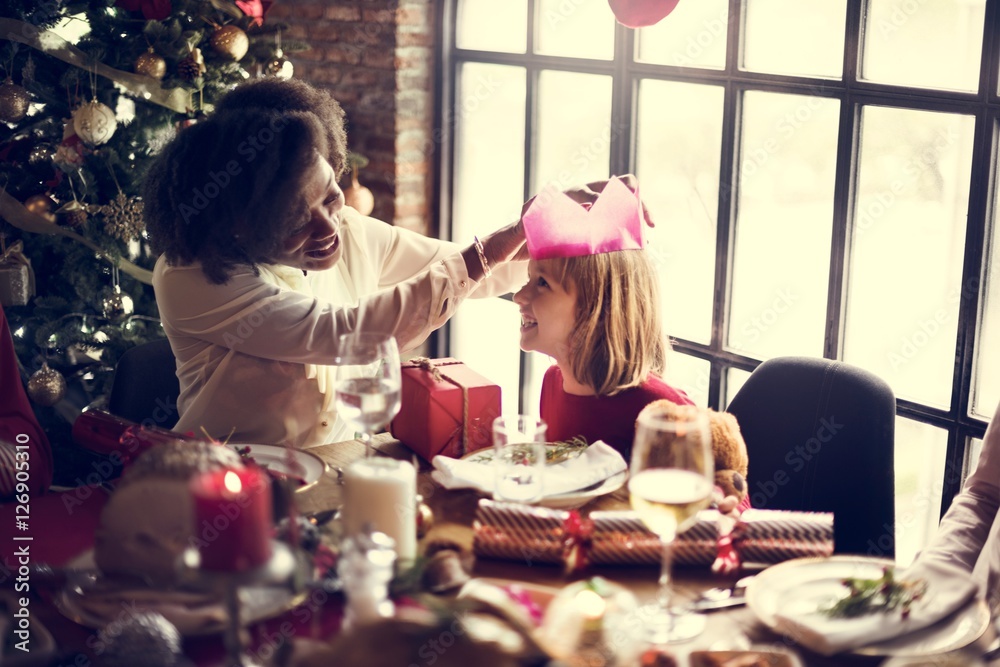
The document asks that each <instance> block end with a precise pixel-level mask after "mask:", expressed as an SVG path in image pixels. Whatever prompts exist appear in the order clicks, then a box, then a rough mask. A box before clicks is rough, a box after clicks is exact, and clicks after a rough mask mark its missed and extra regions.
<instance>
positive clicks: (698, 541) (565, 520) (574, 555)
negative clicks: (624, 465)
mask: <svg viewBox="0 0 1000 667" xmlns="http://www.w3.org/2000/svg"><path fill="white" fill-rule="evenodd" d="M719 519H720V516H719V513H718V512H717V511H716V510H702V511H701V512H699V513H698V516H697V517H696V519H695V521H694V523H693V524H691V525H690V526H689V527H688V528H686V529H685V530H684V531H683V532H681V533H680V534H678V536H677V539H676V540H675V541H674V545H673V561H674V562H675V563H678V564H684V565H703V566H710V565H713V564H714V563H715V562H716V560H717V559H718V558H719V557H720V549H721V548H724V547H727V545H731V547H730V548H731V549H732V552H733V553H734V554H735V557H736V559H737V564H738V563H740V562H742V563H748V562H754V563H778V562H781V561H784V560H789V559H792V558H800V557H805V556H829V555H831V554H832V553H833V514H831V513H828V512H785V511H781V510H747V511H745V512H744V513H743V515H742V516H741V517H740V521H739V522H738V523H737V524H736V527H735V528H734V529H733V531H732V533H731V534H729V533H727V532H725V531H720V521H719ZM473 527H474V531H475V539H474V544H473V548H474V550H475V553H476V555H477V556H484V557H491V558H500V559H505V560H521V561H525V562H527V563H529V564H531V563H554V564H561V565H563V566H564V567H565V568H566V569H568V570H571V571H575V570H579V569H582V568H583V567H585V566H586V565H587V564H590V563H592V564H595V565H656V564H659V563H660V560H661V557H662V548H661V546H660V539H659V538H658V537H657V536H656V535H654V534H653V533H651V532H649V530H648V529H647V528H646V526H645V524H643V523H642V520H641V519H640V518H639V516H638V515H637V514H636V513H635V512H622V511H618V512H592V513H591V514H590V515H589V516H588V517H583V516H582V515H581V514H580V513H579V512H577V511H576V510H571V511H565V510H553V509H546V508H542V507H529V506H526V505H518V504H512V503H497V502H493V501H491V500H487V499H483V500H480V501H479V508H478V510H477V512H476V521H475V524H474V526H473Z"/></svg>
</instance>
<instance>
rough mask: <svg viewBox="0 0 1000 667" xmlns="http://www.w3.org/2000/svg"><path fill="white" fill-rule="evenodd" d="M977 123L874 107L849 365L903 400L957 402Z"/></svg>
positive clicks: (860, 183)
mask: <svg viewBox="0 0 1000 667" xmlns="http://www.w3.org/2000/svg"><path fill="white" fill-rule="evenodd" d="M974 126H975V122H974V118H972V117H971V116H960V115H957V114H943V113H932V112H929V111H913V110H907V109H893V108H888V107H866V108H865V109H864V111H863V115H862V127H861V149H860V158H859V161H858V164H859V167H858V169H859V173H858V178H857V196H856V197H857V198H856V201H855V213H854V225H853V227H854V231H853V240H852V252H851V262H850V271H849V273H848V288H847V325H846V334H845V341H844V359H845V360H846V361H849V362H851V363H854V364H857V365H859V366H862V367H864V368H867V369H868V370H870V371H872V372H873V373H875V374H876V375H879V376H881V377H882V378H883V379H885V380H886V381H887V382H888V383H889V384H890V385H892V388H893V390H894V391H895V392H896V396H897V397H900V398H908V399H912V400H915V401H920V402H923V403H927V404H931V405H935V406H938V407H941V408H947V407H948V405H949V403H950V401H951V390H952V374H953V371H954V365H955V342H956V333H957V330H958V304H959V295H960V294H961V286H960V281H961V273H962V255H963V252H964V247H963V246H964V243H965V225H966V215H967V210H968V198H969V173H970V168H971V160H972V139H973V130H974Z"/></svg>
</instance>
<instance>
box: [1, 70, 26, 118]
mask: <svg viewBox="0 0 1000 667" xmlns="http://www.w3.org/2000/svg"><path fill="white" fill-rule="evenodd" d="M30 105H31V93H29V92H28V91H27V90H25V89H24V88H22V87H21V86H19V85H17V84H16V83H14V81H13V80H11V78H10V77H9V76H8V77H7V80H6V81H4V82H3V83H0V121H3V122H5V123H19V122H21V121H22V120H24V117H25V116H27V115H28V107H29V106H30Z"/></svg>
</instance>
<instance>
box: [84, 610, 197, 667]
mask: <svg viewBox="0 0 1000 667" xmlns="http://www.w3.org/2000/svg"><path fill="white" fill-rule="evenodd" d="M100 638H101V641H102V643H103V645H104V655H103V656H101V658H102V659H101V664H102V665H107V667H133V665H146V666H147V667H173V666H174V665H180V664H183V663H182V661H181V656H182V653H181V633H180V632H179V631H178V630H177V628H176V627H175V626H174V624H173V623H171V622H170V621H168V620H167V619H166V618H165V617H164V616H163V615H162V614H159V613H157V612H153V611H140V612H135V611H132V613H129V614H122V615H120V616H119V617H118V618H117V619H115V620H114V621H112V622H111V623H109V624H108V625H107V626H105V627H104V629H103V630H101V634H100Z"/></svg>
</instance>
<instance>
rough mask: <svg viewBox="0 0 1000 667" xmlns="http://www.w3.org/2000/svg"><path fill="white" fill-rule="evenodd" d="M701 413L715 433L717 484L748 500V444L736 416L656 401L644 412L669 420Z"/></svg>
mask: <svg viewBox="0 0 1000 667" xmlns="http://www.w3.org/2000/svg"><path fill="white" fill-rule="evenodd" d="M698 412H704V413H705V414H707V415H708V426H709V430H710V431H711V434H712V454H713V456H714V457H715V484H716V485H717V486H718V487H719V488H721V489H722V492H723V493H724V494H725V495H727V496H736V498H737V499H739V500H740V501H741V502H742V500H743V499H744V498H745V497H746V495H747V492H748V488H747V466H748V464H749V462H750V458H749V457H748V456H747V445H746V443H745V442H744V441H743V435H742V434H741V433H740V425H739V424H738V423H736V417H734V416H733V415H731V414H729V413H728V412H716V411H715V410H712V409H711V408H699V407H697V406H694V405H677V404H676V403H672V402H670V401H668V400H666V399H660V400H657V401H653V402H652V403H650V404H649V405H647V406H646V407H644V408H643V409H642V412H640V413H639V415H640V417H641V416H642V415H644V414H649V413H654V414H657V415H661V416H663V417H665V418H667V419H676V420H680V419H685V418H687V417H689V416H691V415H694V414H697V413H698Z"/></svg>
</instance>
